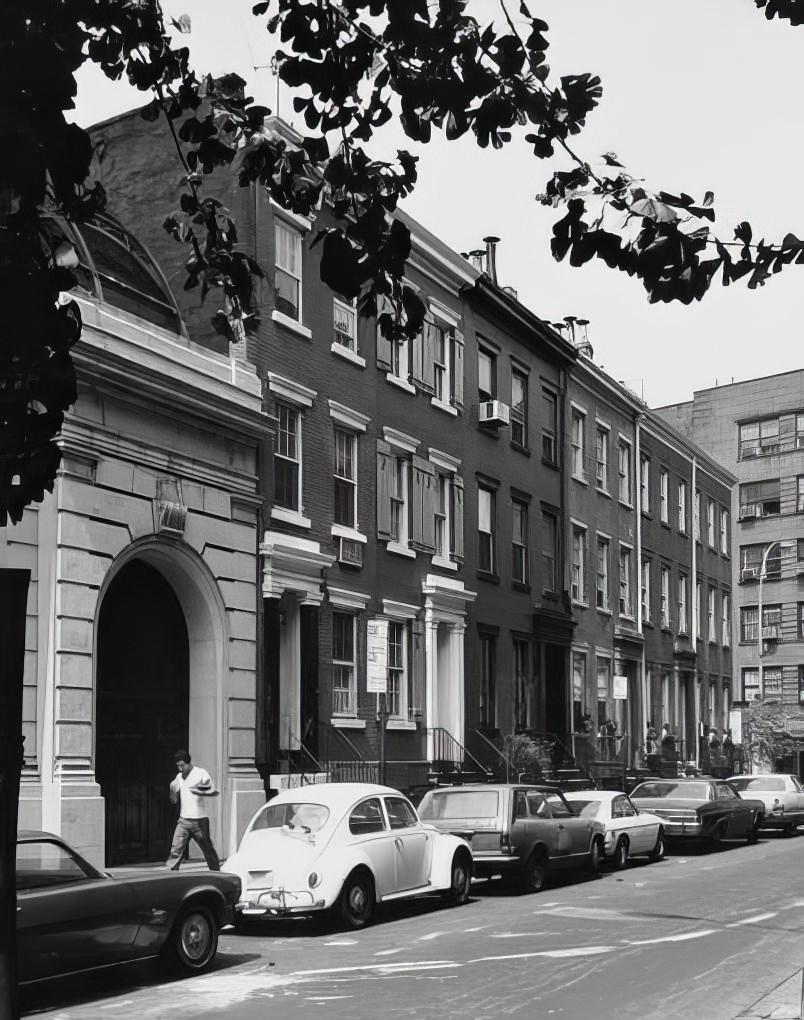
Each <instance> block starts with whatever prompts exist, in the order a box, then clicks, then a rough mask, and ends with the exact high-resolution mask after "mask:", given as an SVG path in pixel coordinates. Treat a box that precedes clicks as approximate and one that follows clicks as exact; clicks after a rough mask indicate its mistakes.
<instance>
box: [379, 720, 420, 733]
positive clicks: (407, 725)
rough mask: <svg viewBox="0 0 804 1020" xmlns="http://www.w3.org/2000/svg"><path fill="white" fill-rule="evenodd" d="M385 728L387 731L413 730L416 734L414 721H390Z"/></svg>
mask: <svg viewBox="0 0 804 1020" xmlns="http://www.w3.org/2000/svg"><path fill="white" fill-rule="evenodd" d="M385 728H386V729H387V730H411V731H413V732H414V733H415V731H416V722H415V720H414V719H401V718H400V719H389V720H388V721H387V722H386V724H385Z"/></svg>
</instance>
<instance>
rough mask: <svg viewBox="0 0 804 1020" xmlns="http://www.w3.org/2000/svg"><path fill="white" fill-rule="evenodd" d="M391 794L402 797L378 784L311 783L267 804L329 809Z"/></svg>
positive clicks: (396, 791) (283, 792)
mask: <svg viewBox="0 0 804 1020" xmlns="http://www.w3.org/2000/svg"><path fill="white" fill-rule="evenodd" d="M388 794H391V795H393V796H396V797H401V796H403V794H401V793H400V792H399V790H395V789H393V787H390V786H380V785H379V784H378V783H310V784H308V785H307V786H294V787H292V788H291V789H289V790H281V791H280V792H279V793H278V794H277V795H276V796H275V797H272V798H271V799H270V800H269V801H268V802H267V803H268V805H269V806H270V805H271V804H288V803H294V804H324V805H325V806H327V807H331V808H338V807H346V805H347V804H352V803H354V802H355V801H357V800H361V799H362V798H363V797H379V796H387V795H388Z"/></svg>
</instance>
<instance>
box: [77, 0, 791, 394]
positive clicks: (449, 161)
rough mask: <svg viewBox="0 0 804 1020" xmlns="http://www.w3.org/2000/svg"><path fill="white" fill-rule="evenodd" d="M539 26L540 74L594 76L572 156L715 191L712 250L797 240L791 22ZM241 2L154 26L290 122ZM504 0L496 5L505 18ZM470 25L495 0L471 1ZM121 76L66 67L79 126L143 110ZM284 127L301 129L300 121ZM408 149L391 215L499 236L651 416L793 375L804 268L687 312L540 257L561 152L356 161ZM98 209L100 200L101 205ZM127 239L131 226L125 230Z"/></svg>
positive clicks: (669, 11) (445, 234)
mask: <svg viewBox="0 0 804 1020" xmlns="http://www.w3.org/2000/svg"><path fill="white" fill-rule="evenodd" d="M528 4H529V7H530V10H531V12H532V13H533V14H535V15H537V16H539V17H541V18H542V19H543V20H544V21H546V22H547V23H548V25H549V26H550V31H549V33H548V39H549V42H550V48H549V50H548V55H547V59H548V63H549V64H550V66H551V68H552V69H553V74H554V75H555V77H556V78H557V77H558V76H559V75H562V74H570V73H581V72H584V71H589V72H593V73H595V74H597V75H599V77H600V78H601V79H602V83H603V98H602V101H601V103H600V105H599V107H598V108H597V110H595V111H594V112H593V113H592V114H591V115H590V117H589V118H588V121H587V128H586V129H585V130H584V132H582V133H581V135H579V136H578V137H577V138H576V139H574V140H573V148H574V149H575V151H576V152H578V154H579V155H581V156H582V157H583V158H584V159H586V160H588V161H590V162H595V161H596V160H597V159H598V158H599V156H600V155H601V154H602V153H606V152H614V153H616V154H617V156H618V157H619V160H620V162H622V163H623V164H624V165H625V167H626V169H627V171H628V172H629V173H630V174H631V175H632V176H633V177H636V178H641V179H644V180H645V182H646V186H647V187H648V188H651V189H655V190H664V191H669V192H673V193H675V194H678V193H679V192H681V191H684V192H686V193H687V194H690V195H692V196H693V197H695V198H696V199H702V198H703V195H704V193H705V192H706V191H712V192H714V195H715V206H714V207H715V210H716V212H717V221H716V224H715V227H716V229H717V231H718V234H719V236H720V237H721V239H724V240H731V239H732V237H733V228H734V226H736V224H737V223H739V222H741V221H742V220H748V221H749V222H750V223H751V225H752V227H753V228H754V238H755V239H758V238H761V237H764V238H765V239H766V240H767V241H773V240H780V239H781V238H782V237H783V236H784V235H785V234H786V233H789V232H792V233H794V234H796V235H797V236H799V237H802V238H804V190H802V188H801V187H800V182H799V175H800V174H801V167H802V157H804V133H802V113H801V96H802V95H804V59H802V57H804V27H802V28H799V29H796V28H793V27H791V26H790V24H789V23H788V22H780V21H772V22H769V21H767V20H766V18H765V16H764V13H763V12H762V11H760V10H757V8H756V7H755V4H754V2H753V0H705V2H701V0H672V2H670V0H528ZM251 6H252V2H251V0H163V8H164V10H165V13H166V16H167V17H168V18H170V17H171V16H172V17H175V18H178V17H179V16H180V15H182V14H187V15H189V17H190V19H191V23H192V31H191V33H190V34H189V35H186V36H183V37H182V42H183V43H184V44H185V45H189V46H190V50H191V57H192V64H193V67H194V68H195V69H196V70H197V71H199V72H204V73H212V74H216V75H218V74H222V73H225V72H227V71H236V72H237V73H239V74H240V75H241V77H243V78H244V79H245V80H246V81H247V82H248V94H249V95H252V96H254V98H255V100H257V101H258V102H261V103H264V104H265V105H267V106H269V107H270V108H271V109H272V110H273V112H275V113H278V114H279V115H280V116H283V117H284V118H285V119H287V120H289V121H290V122H291V123H293V122H294V114H293V110H292V106H291V94H290V92H289V91H288V90H287V89H286V88H285V87H284V86H279V87H278V85H277V79H276V78H275V77H274V76H273V74H272V72H271V70H270V60H271V55H272V52H273V48H274V46H275V45H276V43H275V40H274V37H273V36H271V35H270V34H269V33H268V32H267V31H266V29H265V27H264V25H265V17H264V16H263V17H261V18H255V17H254V16H252V14H251ZM518 6H519V4H518V0H509V8H510V10H511V11H512V12H513V13H514V14H516V12H517V10H518ZM467 12H468V13H475V14H476V16H478V20H480V21H481V22H485V21H486V20H487V19H488V17H489V16H494V14H495V12H499V5H498V0H470V3H469V6H468V8H467ZM148 98H149V97H143V94H142V93H138V92H136V91H135V90H134V89H132V88H130V87H129V86H128V85H127V84H125V83H122V82H121V83H110V82H109V81H108V80H107V79H106V78H105V77H103V76H102V75H101V74H100V73H99V72H97V71H96V70H95V69H94V68H91V67H89V68H86V69H82V70H81V71H80V72H79V92H78V98H77V102H76V109H75V112H74V119H75V120H76V121H77V122H78V123H80V124H83V125H85V126H88V125H90V124H93V123H96V122H98V121H101V120H105V119H107V118H109V117H113V116H114V115H115V114H118V113H122V112H124V111H126V110H130V109H132V108H134V107H137V106H140V105H144V103H145V102H147V101H148ZM297 126H298V127H299V128H300V129H302V130H304V131H305V133H306V129H304V128H303V124H301V123H297ZM398 148H407V149H409V150H410V151H411V152H414V153H415V154H417V155H419V156H420V160H419V182H418V184H417V186H416V189H415V191H414V193H413V195H412V196H411V197H410V198H409V199H408V200H406V202H405V205H404V208H405V210H406V211H407V212H408V213H410V215H412V216H413V217H414V218H415V219H417V220H418V221H419V222H420V223H422V224H423V225H424V226H426V227H427V228H428V229H429V230H431V231H432V232H433V233H435V234H436V235H437V236H438V237H440V238H441V239H442V240H443V241H445V242H446V243H447V244H448V245H449V246H450V247H452V248H453V249H455V250H456V251H468V250H471V249H474V248H482V247H483V243H482V239H483V238H484V237H485V236H486V235H489V234H493V235H496V236H497V237H499V238H500V243H499V245H498V248H497V275H498V280H499V282H500V284H501V285H504V286H510V287H513V288H514V289H515V290H516V291H517V294H518V297H519V299H520V301H522V302H524V303H525V304H526V305H528V306H529V307H530V308H531V309H532V310H533V311H534V312H535V313H536V314H537V315H538V316H540V317H541V318H542V319H545V320H547V321H548V322H556V321H561V320H562V319H563V318H564V316H567V315H575V316H577V317H579V318H585V319H588V320H589V339H590V341H591V343H592V345H593V348H594V360H595V362H596V363H597V364H598V365H599V366H601V367H602V368H603V369H604V370H605V371H606V372H608V374H609V375H611V376H613V377H614V378H615V379H618V380H620V381H622V382H624V383H626V384H627V385H628V386H630V387H631V388H632V389H633V390H635V391H636V393H637V394H638V395H639V396H641V397H642V398H643V399H644V400H645V401H646V402H647V403H648V404H650V405H651V406H653V407H658V406H661V405H663V404H669V403H675V402H678V401H683V400H690V399H692V395H693V392H694V391H695V390H700V389H706V388H708V387H712V386H716V385H723V384H726V383H729V382H732V381H734V382H739V381H742V380H745V379H752V378H757V377H765V376H772V375H774V374H776V373H779V372H786V371H791V370H794V369H797V368H801V367H804V366H802V357H801V354H800V342H799V336H800V332H801V326H800V323H801V320H802V313H804V266H800V267H796V266H791V267H788V268H787V269H786V270H785V271H784V272H782V273H781V274H779V275H778V276H776V277H774V278H773V279H772V280H771V281H769V282H768V283H767V284H766V286H765V287H763V288H760V289H757V290H753V291H750V290H748V288H747V287H746V285H745V284H744V283H738V284H733V285H732V286H730V287H728V288H724V287H722V285H721V284H720V283H719V282H718V283H717V284H715V285H714V286H713V288H712V289H711V290H710V293H709V294H708V295H707V296H706V297H705V298H704V299H703V301H702V302H700V303H696V304H694V305H691V306H685V305H681V304H678V303H674V304H672V305H665V304H660V305H659V304H650V303H649V302H648V299H647V295H646V293H645V291H644V289H643V288H642V286H641V284H640V283H639V281H637V280H635V279H632V278H630V277H628V276H626V275H625V274H623V273H619V272H617V271H615V270H610V269H608V268H607V267H606V266H604V265H603V264H602V263H601V264H600V265H597V264H594V263H593V264H587V265H586V266H583V267H581V268H573V267H572V266H570V265H569V263H567V262H563V263H559V262H556V261H555V260H554V259H553V256H552V254H551V252H550V237H551V231H552V226H553V223H554V222H555V221H556V219H557V218H559V216H560V215H561V213H560V210H552V209H546V208H544V207H542V206H540V205H539V204H538V203H537V202H536V201H535V196H536V195H537V194H539V193H540V192H542V191H543V190H544V188H545V184H546V182H547V180H548V179H549V178H550V176H551V174H552V173H553V172H554V171H555V170H558V169H567V168H568V166H569V164H568V163H567V162H566V159H562V158H560V157H557V158H556V159H554V160H551V161H540V160H536V159H535V158H534V157H533V155H532V153H531V150H530V146H528V145H527V143H525V142H524V141H522V142H521V143H520V144H516V141H515V142H513V143H512V144H511V145H510V146H508V147H506V148H505V149H504V150H502V151H495V150H481V149H479V148H478V147H477V145H476V144H475V143H474V141H473V139H472V138H471V137H470V138H464V139H461V140H459V141H457V142H446V141H445V140H442V139H435V136H434V141H433V142H431V143H430V144H429V145H427V146H417V145H415V144H414V143H411V142H410V141H409V140H408V139H406V138H405V137H404V135H403V134H402V133H401V130H399V129H398V127H397V126H394V125H393V124H392V125H390V126H389V127H388V128H387V129H386V130H384V132H383V134H382V135H381V137H380V138H379V139H378V140H377V142H376V143H375V142H372V143H371V147H370V149H369V151H370V152H371V154H372V155H376V156H377V157H379V158H386V157H393V156H394V154H395V152H396V150H397V149H398ZM112 207H113V203H112ZM127 225H128V226H129V227H131V228H132V229H133V230H134V232H135V233H136V224H127Z"/></svg>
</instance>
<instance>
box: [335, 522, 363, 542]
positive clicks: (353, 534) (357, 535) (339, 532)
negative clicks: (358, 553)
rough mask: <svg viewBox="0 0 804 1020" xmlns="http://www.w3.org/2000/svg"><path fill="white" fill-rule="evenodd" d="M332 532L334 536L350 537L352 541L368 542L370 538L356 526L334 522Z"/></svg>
mask: <svg viewBox="0 0 804 1020" xmlns="http://www.w3.org/2000/svg"><path fill="white" fill-rule="evenodd" d="M330 534H331V535H332V537H333V538H348V539H350V540H351V541H352V542H363V543H366V542H368V538H367V537H366V536H365V535H364V534H363V532H362V531H357V530H356V529H355V528H347V527H345V526H344V525H343V524H333V525H332V528H331V529H330Z"/></svg>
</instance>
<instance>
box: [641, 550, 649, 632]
mask: <svg viewBox="0 0 804 1020" xmlns="http://www.w3.org/2000/svg"><path fill="white" fill-rule="evenodd" d="M639 592H640V605H641V607H642V619H643V620H644V621H645V622H646V623H650V560H643V561H642V573H641V577H640V585H639Z"/></svg>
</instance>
